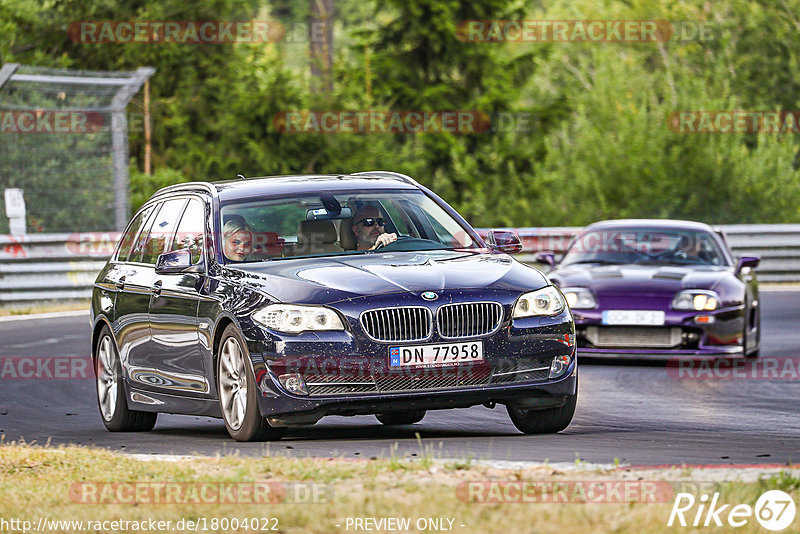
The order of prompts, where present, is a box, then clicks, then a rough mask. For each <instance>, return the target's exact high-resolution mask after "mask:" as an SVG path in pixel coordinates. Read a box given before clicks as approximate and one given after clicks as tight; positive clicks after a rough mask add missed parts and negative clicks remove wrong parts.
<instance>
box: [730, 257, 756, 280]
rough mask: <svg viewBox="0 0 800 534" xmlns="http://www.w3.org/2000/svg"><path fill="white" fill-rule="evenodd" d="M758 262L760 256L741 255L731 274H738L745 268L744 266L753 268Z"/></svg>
mask: <svg viewBox="0 0 800 534" xmlns="http://www.w3.org/2000/svg"><path fill="white" fill-rule="evenodd" d="M759 263H761V258H760V257H758V256H742V257H741V258H739V260H738V261H737V262H736V271H734V273H733V274H735V275H736V276H738V275H739V274H740V273H741V272H742V271H743V270H744V269H745V267H747V268H750V269H755V268H756V267H758V264H759Z"/></svg>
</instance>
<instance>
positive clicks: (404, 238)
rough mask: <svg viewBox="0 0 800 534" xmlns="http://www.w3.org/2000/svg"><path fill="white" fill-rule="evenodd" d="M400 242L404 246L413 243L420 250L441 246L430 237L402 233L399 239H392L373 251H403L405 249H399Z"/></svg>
mask: <svg viewBox="0 0 800 534" xmlns="http://www.w3.org/2000/svg"><path fill="white" fill-rule="evenodd" d="M398 243H402V244H403V245H404V246H409V245H411V246H412V247H413V248H415V249H420V250H433V249H438V248H441V244H440V243H437V242H435V241H431V240H430V239H420V238H418V237H412V236H410V235H401V236H397V240H395V241H392V242H391V243H389V244H387V245H378V246H377V247H375V248H374V249H373V252H375V251H378V250H380V251H381V252H384V251H394V250H398V251H402V250H403V249H397V248H396V247H397V245H398Z"/></svg>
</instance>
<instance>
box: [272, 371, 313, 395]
mask: <svg viewBox="0 0 800 534" xmlns="http://www.w3.org/2000/svg"><path fill="white" fill-rule="evenodd" d="M278 381H279V382H280V383H281V385H282V386H283V387H284V389H285V390H286V391H288V392H289V393H294V394H295V395H308V390H307V389H306V383H305V382H304V381H303V377H302V376H301V375H299V374H297V373H292V374H288V375H281V376H279V377H278Z"/></svg>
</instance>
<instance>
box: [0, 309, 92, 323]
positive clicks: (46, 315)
mask: <svg viewBox="0 0 800 534" xmlns="http://www.w3.org/2000/svg"><path fill="white" fill-rule="evenodd" d="M81 315H86V316H87V317H88V316H89V310H75V311H63V312H53V313H33V314H30V315H9V316H8V317H0V323H7V322H9V321H27V320H29V319H59V318H61V317H80V316H81Z"/></svg>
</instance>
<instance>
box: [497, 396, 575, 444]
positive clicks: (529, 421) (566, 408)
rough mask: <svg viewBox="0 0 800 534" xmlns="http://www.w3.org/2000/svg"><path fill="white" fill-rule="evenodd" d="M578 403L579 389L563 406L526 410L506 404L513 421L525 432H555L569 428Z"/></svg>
mask: <svg viewBox="0 0 800 534" xmlns="http://www.w3.org/2000/svg"><path fill="white" fill-rule="evenodd" d="M577 404H578V391H577V388H576V390H575V394H574V395H570V396H569V397H568V398H567V402H566V403H564V405H563V406H557V407H555V408H545V409H544V410H525V409H521V408H514V407H512V406H506V409H507V410H508V416H509V417H510V418H511V422H512V423H514V426H515V427H517V430H519V431H520V432H522V433H524V434H553V433H555V432H561V431H562V430H564V429H565V428H567V427H568V426H569V424H570V422H571V421H572V416H573V415H575V406H577Z"/></svg>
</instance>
